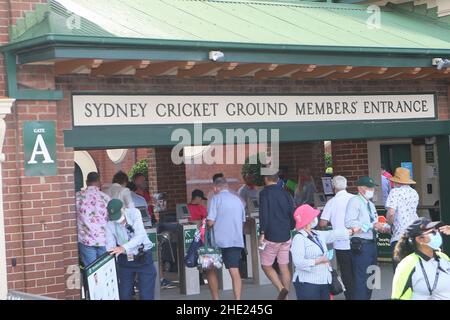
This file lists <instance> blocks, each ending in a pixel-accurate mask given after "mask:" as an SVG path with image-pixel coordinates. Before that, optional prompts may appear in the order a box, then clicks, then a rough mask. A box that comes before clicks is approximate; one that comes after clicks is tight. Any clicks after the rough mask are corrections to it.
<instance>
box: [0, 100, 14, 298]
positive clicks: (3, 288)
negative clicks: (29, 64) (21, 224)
mask: <svg viewBox="0 0 450 320" xmlns="http://www.w3.org/2000/svg"><path fill="white" fill-rule="evenodd" d="M14 101H15V99H9V98H0V300H5V299H6V295H7V293H8V281H7V277H6V247H5V224H4V217H3V176H2V163H3V162H4V161H5V159H6V156H5V154H4V153H3V152H2V150H3V142H4V140H5V135H6V123H5V117H6V115H7V114H10V113H11V107H12V105H13V103H14Z"/></svg>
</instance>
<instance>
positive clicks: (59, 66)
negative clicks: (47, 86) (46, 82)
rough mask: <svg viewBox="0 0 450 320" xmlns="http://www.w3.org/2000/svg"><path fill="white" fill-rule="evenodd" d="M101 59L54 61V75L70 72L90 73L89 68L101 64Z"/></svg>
mask: <svg viewBox="0 0 450 320" xmlns="http://www.w3.org/2000/svg"><path fill="white" fill-rule="evenodd" d="M102 62H103V60H101V59H75V60H66V61H59V62H56V63H55V75H62V74H71V73H90V70H91V69H94V68H98V67H99V66H100V65H101V64H102Z"/></svg>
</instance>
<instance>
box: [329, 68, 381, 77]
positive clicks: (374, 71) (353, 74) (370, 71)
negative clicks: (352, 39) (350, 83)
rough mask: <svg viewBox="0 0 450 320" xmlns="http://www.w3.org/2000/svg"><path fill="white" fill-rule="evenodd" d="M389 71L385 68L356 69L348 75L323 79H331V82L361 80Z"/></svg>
mask: <svg viewBox="0 0 450 320" xmlns="http://www.w3.org/2000/svg"><path fill="white" fill-rule="evenodd" d="M387 70H388V68H384V67H380V68H379V67H356V68H354V69H353V70H351V71H349V72H346V73H332V74H331V75H329V76H327V77H324V78H322V79H331V80H339V79H349V80H352V79H359V78H360V77H362V76H365V75H368V74H383V73H385V72H386V71H387Z"/></svg>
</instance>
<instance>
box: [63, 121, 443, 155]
mask: <svg viewBox="0 0 450 320" xmlns="http://www.w3.org/2000/svg"><path fill="white" fill-rule="evenodd" d="M180 128H184V129H186V130H187V131H189V132H190V134H191V136H192V137H194V135H195V133H194V126H193V125H148V126H146V125H134V126H92V127H77V128H73V129H72V130H66V131H64V145H65V146H66V147H73V148H75V149H81V150H85V149H98V148H129V147H136V148H140V147H156V146H173V145H176V144H178V141H172V140H171V134H172V132H173V131H174V130H175V129H180ZM209 128H215V129H218V130H220V131H221V132H222V134H223V135H224V136H225V135H226V130H227V129H230V130H234V129H236V128H241V129H243V130H247V129H250V128H251V129H267V130H273V129H278V130H279V134H280V135H279V141H280V142H293V141H320V140H351V139H383V138H411V137H429V136H440V135H443V136H445V135H447V136H448V135H449V133H450V121H448V120H414V121H380V122H365V121H355V122H331V121H328V122H317V123H298V122H297V123H294V122H293V123H288V122H273V123H259V124H258V125H256V126H255V124H254V123H250V124H249V123H242V124H235V123H234V124H226V123H223V124H214V125H211V124H205V125H203V129H204V130H207V129H209ZM349 128H350V130H349ZM130 133H132V134H130ZM92 137H95V139H92ZM199 140H201V141H202V143H203V144H205V145H208V144H210V143H211V141H208V140H202V138H201V137H200V138H199ZM199 140H195V141H199ZM268 141H270V134H269V137H268Z"/></svg>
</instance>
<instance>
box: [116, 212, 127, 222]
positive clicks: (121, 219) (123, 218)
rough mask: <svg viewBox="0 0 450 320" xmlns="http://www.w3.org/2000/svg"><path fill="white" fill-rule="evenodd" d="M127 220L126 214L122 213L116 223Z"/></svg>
mask: <svg viewBox="0 0 450 320" xmlns="http://www.w3.org/2000/svg"><path fill="white" fill-rule="evenodd" d="M124 220H125V215H124V214H122V216H121V217H120V218H119V220H116V223H118V224H121V223H122V222H123V221H124Z"/></svg>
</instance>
